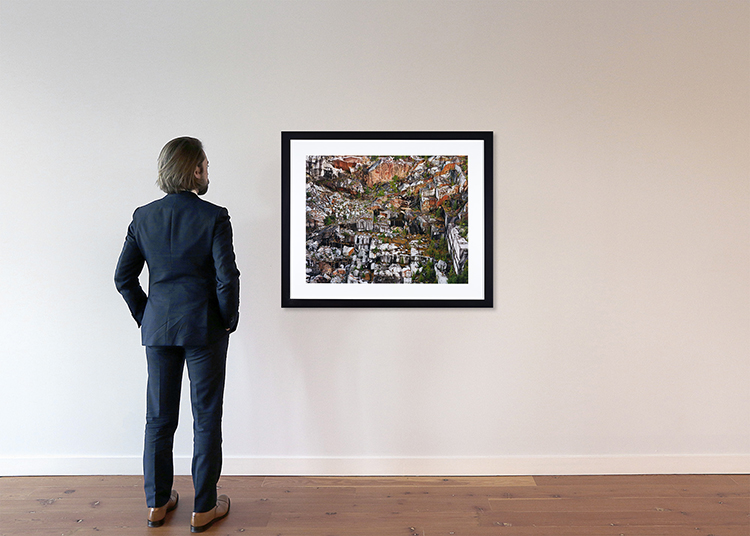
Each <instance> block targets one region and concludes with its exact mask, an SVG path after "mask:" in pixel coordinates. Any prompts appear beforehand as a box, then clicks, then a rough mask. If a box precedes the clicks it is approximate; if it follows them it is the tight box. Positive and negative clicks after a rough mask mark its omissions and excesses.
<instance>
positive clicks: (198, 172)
mask: <svg viewBox="0 0 750 536" xmlns="http://www.w3.org/2000/svg"><path fill="white" fill-rule="evenodd" d="M201 172H202V169H201V167H200V166H195V171H193V175H195V178H196V179H200V178H201V175H202V173H201Z"/></svg>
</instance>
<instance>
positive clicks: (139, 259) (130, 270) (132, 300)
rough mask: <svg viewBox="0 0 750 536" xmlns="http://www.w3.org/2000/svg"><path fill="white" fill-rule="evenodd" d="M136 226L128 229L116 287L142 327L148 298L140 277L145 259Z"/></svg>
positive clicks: (118, 263)
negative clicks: (138, 240) (137, 237)
mask: <svg viewBox="0 0 750 536" xmlns="http://www.w3.org/2000/svg"><path fill="white" fill-rule="evenodd" d="M134 225H135V222H133V223H131V224H130V226H129V227H128V234H127V236H126V237H125V245H124V246H123V247H122V253H120V259H119V260H118V261H117V268H115V286H116V287H117V290H118V292H119V293H120V294H122V297H123V298H124V299H125V303H127V304H128V308H129V309H130V313H131V314H132V315H133V318H134V319H135V321H136V322H137V323H138V327H140V326H141V322H142V321H143V311H144V310H145V309H146V301H147V297H146V293H145V292H144V291H143V288H142V287H141V283H140V281H139V280H138V276H139V275H141V271H143V264H144V262H145V259H144V258H143V254H142V253H141V250H140V248H139V247H138V243H137V242H136V239H135V231H134Z"/></svg>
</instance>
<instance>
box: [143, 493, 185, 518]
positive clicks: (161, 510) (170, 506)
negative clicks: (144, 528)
mask: <svg viewBox="0 0 750 536" xmlns="http://www.w3.org/2000/svg"><path fill="white" fill-rule="evenodd" d="M179 501H180V496H179V495H178V494H177V492H176V491H175V490H172V493H171V494H170V497H169V502H167V504H165V505H164V506H160V507H158V508H149V509H148V526H149V527H161V526H162V525H163V524H164V519H165V518H166V517H167V512H171V511H172V510H174V509H175V508H177V503H178V502H179Z"/></svg>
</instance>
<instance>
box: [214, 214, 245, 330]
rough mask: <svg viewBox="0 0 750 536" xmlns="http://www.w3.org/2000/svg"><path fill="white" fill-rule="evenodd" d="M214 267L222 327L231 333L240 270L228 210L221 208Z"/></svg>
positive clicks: (236, 311) (236, 314)
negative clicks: (236, 259)
mask: <svg viewBox="0 0 750 536" xmlns="http://www.w3.org/2000/svg"><path fill="white" fill-rule="evenodd" d="M213 257H214V267H215V268H216V297H217V298H218V300H219V310H220V311H221V316H222V318H223V320H224V327H225V328H226V329H227V331H229V332H230V333H232V332H233V331H235V330H236V329H237V323H238V322H239V314H240V313H239V311H240V271H239V270H238V269H237V263H236V261H235V257H234V247H233V245H232V224H231V223H230V221H229V212H228V211H227V209H225V208H222V209H221V212H220V214H219V218H218V220H217V222H216V229H215V231H214V240H213Z"/></svg>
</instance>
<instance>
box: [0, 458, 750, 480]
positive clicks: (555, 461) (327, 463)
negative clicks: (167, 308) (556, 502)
mask: <svg viewBox="0 0 750 536" xmlns="http://www.w3.org/2000/svg"><path fill="white" fill-rule="evenodd" d="M223 467H224V468H223V471H222V474H225V475H267V476H292V475H318V476H342V475H348V476H385V475H409V476H419V475H424V476H427V475H439V476H458V475H462V476H486V475H583V474H745V473H750V455H746V454H739V455H675V456H658V455H648V456H502V457H447V458H440V457H412V458H389V457H371V458H360V457H338V458H336V457H239V456H225V457H224V466H223ZM175 473H176V474H190V458H189V457H187V456H178V457H175ZM139 474H142V464H141V458H140V456H138V457H136V456H112V457H95V456H89V457H85V456H81V457H0V476H42V475H44V476H54V475H139Z"/></svg>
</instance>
